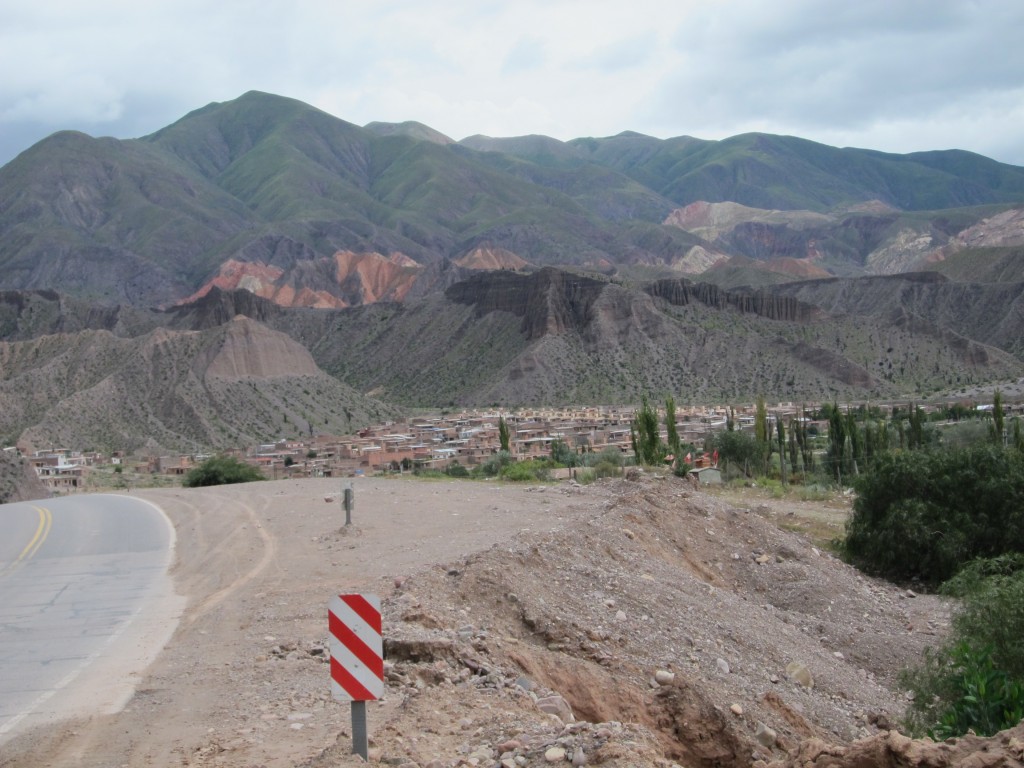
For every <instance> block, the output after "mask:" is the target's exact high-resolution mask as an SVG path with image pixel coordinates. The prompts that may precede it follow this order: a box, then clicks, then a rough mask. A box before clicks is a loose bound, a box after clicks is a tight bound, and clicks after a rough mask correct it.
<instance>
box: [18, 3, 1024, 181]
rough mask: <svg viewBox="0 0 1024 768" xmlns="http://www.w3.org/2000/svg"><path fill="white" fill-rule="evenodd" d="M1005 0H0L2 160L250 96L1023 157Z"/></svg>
mask: <svg viewBox="0 0 1024 768" xmlns="http://www.w3.org/2000/svg"><path fill="white" fill-rule="evenodd" d="M1022 31H1024V2H1022V0H857V2H849V0H772V1H771V2H768V1H767V0H615V2H607V1H606V0H537V1H536V2H535V1H534V0H515V2H512V1H511V0H508V1H505V0H465V1H464V0H451V1H449V0H434V1H433V2H424V1H423V0H419V2H404V1H399V0H287V1H285V0H280V1H279V0H259V2H253V1H252V0H220V1H219V2H217V3H212V2H209V1H208V0H202V1H200V0H91V1H90V2H88V3H86V2H80V0H46V2H33V3H29V2H24V0H0V71H2V72H3V77H2V78H0V163H4V162H7V161H8V160H10V159H11V158H12V157H14V156H15V155H17V153H18V152H20V151H22V150H23V149H25V148H27V147H28V146H30V145H31V144H33V143H35V142H36V141H38V140H39V139H41V138H43V137H44V136H47V135H48V134H50V133H52V132H54V131H56V130H60V129H65V128H71V129H76V130H81V131H85V132H86V133H89V134H92V135H93V136H117V137H120V138H128V137H135V136H142V135H145V134H147V133H151V132H153V131H155V130H157V129H158V128H160V127H162V126H164V125H167V124H168V123H171V122H173V121H174V120H176V119H177V118H179V117H181V116H182V115H184V114H185V113H186V112H188V111H190V110H192V109H196V108H198V107H201V106H203V105H205V104H208V103H209V102H211V101H228V100H231V99H233V98H235V97H237V96H240V95H241V94H242V93H244V92H246V91H249V90H261V91H268V92H271V93H277V94H280V95H284V96H291V97H293V98H297V99H300V100H302V101H305V102H308V103H310V104H313V105H315V106H317V107H319V108H321V109H323V110H325V111H327V112H329V113H331V114H333V115H336V116H337V117H340V118H343V119H345V120H348V121H350V122H353V123H357V124H360V125H362V124H365V123H367V122H370V121H372V120H383V121H396V122H397V121H402V120H418V121H420V122H423V123H426V124H428V125H430V126H431V127H433V128H436V129H437V130H439V131H441V132H443V133H445V134H447V135H449V136H451V137H452V138H455V139H460V138H463V137H465V136H469V135H472V134H477V133H482V134H487V135H490V136H517V135H522V134H529V133H541V134H547V135H549V136H554V137H556V138H559V139H571V138H575V137H579V136H610V135H614V134H616V133H619V132H620V131H624V130H633V131H639V132H641V133H646V134H649V135H652V136H658V137H662V138H664V137H669V136H680V135H690V136H697V137H699V138H704V139H720V138H724V137H726V136H732V135H735V134H738V133H743V132H746V131H766V132H771V133H783V134H790V135H796V136H802V137H805V138H809V139H814V140H816V141H821V142H824V143H826V144H831V145H835V146H857V147H868V148H872V149H880V150H885V151H891V152H912V151H917V150H926V149H949V148H960V149H968V150H972V151H974V152H979V153H981V154H984V155H988V156H989V157H993V158H995V159H997V160H1001V161H1003V162H1009V163H1014V164H1017V165H1024V41H1022V39H1021V33H1022Z"/></svg>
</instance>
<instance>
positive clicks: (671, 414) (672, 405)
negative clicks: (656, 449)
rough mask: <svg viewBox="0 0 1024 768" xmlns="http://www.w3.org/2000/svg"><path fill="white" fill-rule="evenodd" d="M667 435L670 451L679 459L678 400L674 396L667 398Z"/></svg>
mask: <svg viewBox="0 0 1024 768" xmlns="http://www.w3.org/2000/svg"><path fill="white" fill-rule="evenodd" d="M665 434H666V439H667V440H668V450H669V453H671V454H672V455H673V456H675V457H676V458H677V459H678V458H679V449H680V448H681V447H682V446H681V445H680V444H679V430H678V429H677V428H676V400H675V398H674V397H672V395H669V396H668V397H667V398H665Z"/></svg>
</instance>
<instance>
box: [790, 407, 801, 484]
mask: <svg viewBox="0 0 1024 768" xmlns="http://www.w3.org/2000/svg"><path fill="white" fill-rule="evenodd" d="M799 431H800V426H799V422H797V425H796V426H794V425H793V420H792V419H790V420H789V468H790V470H792V473H793V475H796V473H797V472H799V471H800V470H799V467H800V464H799V460H800V453H799V446H798V445H797V437H796V436H797V433H798V432H799Z"/></svg>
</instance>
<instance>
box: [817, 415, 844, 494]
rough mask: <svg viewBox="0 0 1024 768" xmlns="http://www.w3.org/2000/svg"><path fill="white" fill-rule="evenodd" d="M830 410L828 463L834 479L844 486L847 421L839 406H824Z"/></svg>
mask: <svg viewBox="0 0 1024 768" xmlns="http://www.w3.org/2000/svg"><path fill="white" fill-rule="evenodd" d="M826 408H827V409H828V453H827V456H828V463H829V468H830V469H831V470H832V477H834V478H835V480H836V482H837V483H839V484H840V485H842V483H843V473H844V472H845V471H846V419H844V418H843V414H842V413H840V411H839V405H838V404H837V403H833V404H832V405H825V406H822V410H823V411H824V410H825V409H826Z"/></svg>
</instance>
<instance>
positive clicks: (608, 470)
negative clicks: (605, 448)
mask: <svg viewBox="0 0 1024 768" xmlns="http://www.w3.org/2000/svg"><path fill="white" fill-rule="evenodd" d="M591 472H592V474H593V476H594V479H595V480H599V479H601V478H602V477H622V467H621V466H620V465H619V464H613V463H612V462H610V461H601V462H598V463H597V464H595V465H594V467H593V469H592V470H591Z"/></svg>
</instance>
